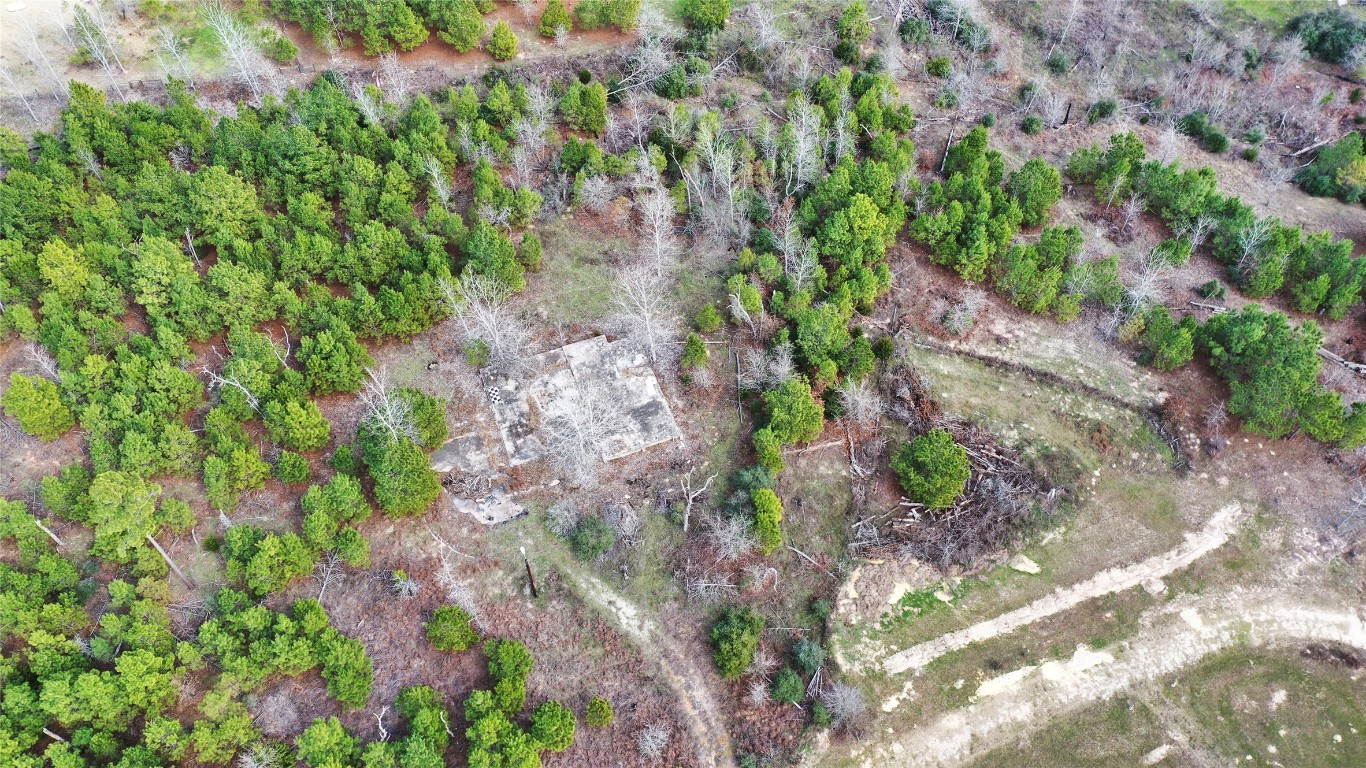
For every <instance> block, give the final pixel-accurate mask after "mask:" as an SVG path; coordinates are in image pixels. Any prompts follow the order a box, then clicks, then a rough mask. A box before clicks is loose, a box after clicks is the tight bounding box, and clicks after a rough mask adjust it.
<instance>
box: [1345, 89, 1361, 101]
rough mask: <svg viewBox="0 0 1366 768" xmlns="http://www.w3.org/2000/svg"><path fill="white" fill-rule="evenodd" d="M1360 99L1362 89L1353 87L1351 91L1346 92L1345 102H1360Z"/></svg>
mask: <svg viewBox="0 0 1366 768" xmlns="http://www.w3.org/2000/svg"><path fill="white" fill-rule="evenodd" d="M1361 99H1362V90H1361V89H1360V88H1353V89H1352V90H1351V91H1348V93H1347V103H1349V104H1360V103H1361Z"/></svg>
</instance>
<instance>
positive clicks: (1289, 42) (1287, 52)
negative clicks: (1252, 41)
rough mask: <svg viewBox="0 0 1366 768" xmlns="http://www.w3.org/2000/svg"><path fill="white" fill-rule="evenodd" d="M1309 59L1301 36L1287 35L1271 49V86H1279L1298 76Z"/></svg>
mask: <svg viewBox="0 0 1366 768" xmlns="http://www.w3.org/2000/svg"><path fill="white" fill-rule="evenodd" d="M1308 57H1309V53H1308V51H1306V50H1305V48H1304V40H1302V39H1300V37H1299V35H1287V36H1286V37H1284V38H1282V39H1281V41H1280V42H1278V43H1276V45H1275V46H1274V47H1273V48H1272V49H1271V55H1270V59H1271V67H1270V72H1271V85H1272V86H1279V85H1280V84H1281V83H1282V82H1284V81H1285V80H1286V79H1287V78H1290V77H1293V76H1294V75H1296V74H1298V73H1299V71H1300V69H1301V68H1303V66H1304V60H1305V59H1306V58H1308Z"/></svg>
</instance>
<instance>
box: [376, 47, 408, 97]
mask: <svg viewBox="0 0 1366 768" xmlns="http://www.w3.org/2000/svg"><path fill="white" fill-rule="evenodd" d="M375 85H377V86H379V88H380V90H382V91H384V93H385V95H386V96H389V97H390V99H391V100H392V101H393V102H394V103H395V104H398V105H399V106H402V105H404V104H406V103H408V95H409V94H410V93H412V90H413V82H412V74H411V72H410V71H409V70H408V68H407V67H405V66H404V65H403V62H401V61H399V60H398V54H396V53H394V52H393V51H389V52H388V53H381V54H380V55H379V67H377V68H376V69H375Z"/></svg>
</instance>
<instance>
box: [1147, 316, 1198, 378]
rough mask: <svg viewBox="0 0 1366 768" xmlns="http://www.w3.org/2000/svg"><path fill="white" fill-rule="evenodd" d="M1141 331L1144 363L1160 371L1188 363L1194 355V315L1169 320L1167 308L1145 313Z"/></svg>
mask: <svg viewBox="0 0 1366 768" xmlns="http://www.w3.org/2000/svg"><path fill="white" fill-rule="evenodd" d="M1144 328H1145V329H1144V333H1143V346H1144V349H1145V351H1144V354H1143V362H1144V363H1146V364H1147V365H1151V366H1152V367H1154V368H1156V369H1157V370H1159V371H1171V370H1175V369H1177V368H1180V367H1181V366H1183V365H1185V364H1186V363H1188V362H1190V359H1191V357H1193V356H1194V355H1195V318H1193V317H1191V316H1190V315H1187V316H1186V317H1185V318H1183V319H1182V320H1181V322H1180V323H1174V322H1172V318H1171V315H1170V314H1168V313H1167V308H1166V307H1155V308H1154V309H1152V310H1151V311H1149V312H1148V317H1147V322H1146V323H1145V324H1144Z"/></svg>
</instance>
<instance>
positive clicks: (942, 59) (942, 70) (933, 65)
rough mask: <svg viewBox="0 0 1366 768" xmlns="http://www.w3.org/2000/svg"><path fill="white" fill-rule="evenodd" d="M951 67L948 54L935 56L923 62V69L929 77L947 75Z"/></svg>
mask: <svg viewBox="0 0 1366 768" xmlns="http://www.w3.org/2000/svg"><path fill="white" fill-rule="evenodd" d="M951 68H952V67H951V65H950V63H949V57H948V56H935V57H934V58H932V59H930V60H929V61H928V62H926V63H925V71H926V72H928V73H929V74H930V76H931V77H948V76H949V70H950V69H951Z"/></svg>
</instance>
